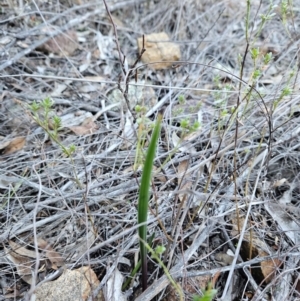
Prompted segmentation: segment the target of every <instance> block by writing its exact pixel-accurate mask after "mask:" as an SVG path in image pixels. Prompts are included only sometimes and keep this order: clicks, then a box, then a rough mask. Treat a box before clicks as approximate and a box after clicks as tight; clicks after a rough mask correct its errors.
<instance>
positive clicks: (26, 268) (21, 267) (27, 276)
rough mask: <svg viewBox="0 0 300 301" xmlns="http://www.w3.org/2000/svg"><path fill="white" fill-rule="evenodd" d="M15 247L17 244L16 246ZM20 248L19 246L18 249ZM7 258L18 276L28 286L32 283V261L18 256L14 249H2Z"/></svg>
mask: <svg viewBox="0 0 300 301" xmlns="http://www.w3.org/2000/svg"><path fill="white" fill-rule="evenodd" d="M16 245H17V244H16ZM20 248H22V247H21V246H19V248H18V249H20ZM4 250H5V252H6V256H7V258H8V259H9V260H10V261H11V262H13V263H14V264H15V266H16V269H17V272H18V275H19V276H20V277H21V278H22V279H23V280H24V281H25V282H27V283H28V284H31V283H32V273H31V267H32V266H33V264H34V261H32V259H31V258H30V257H27V256H23V255H20V254H18V253H16V252H15V251H14V249H7V248H5V247H4Z"/></svg>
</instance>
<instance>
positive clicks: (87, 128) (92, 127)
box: [69, 117, 99, 136]
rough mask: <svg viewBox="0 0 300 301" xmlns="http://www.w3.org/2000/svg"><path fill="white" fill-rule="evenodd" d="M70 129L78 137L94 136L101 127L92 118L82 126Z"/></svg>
mask: <svg viewBox="0 0 300 301" xmlns="http://www.w3.org/2000/svg"><path fill="white" fill-rule="evenodd" d="M69 129H70V130H71V131H73V132H74V133H75V134H76V135H77V136H84V135H90V134H94V133H95V132H96V131H97V130H98V129H99V127H98V126H97V125H96V123H95V122H94V120H93V118H92V117H89V118H87V119H86V120H85V121H84V122H83V123H82V124H81V125H80V126H70V127H69Z"/></svg>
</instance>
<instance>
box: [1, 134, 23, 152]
mask: <svg viewBox="0 0 300 301" xmlns="http://www.w3.org/2000/svg"><path fill="white" fill-rule="evenodd" d="M25 142H26V138H25V137H16V138H13V139H12V140H10V141H7V142H3V143H2V145H0V149H4V150H3V152H2V154H3V155H9V154H12V153H15V152H17V151H19V150H21V149H22V148H23V147H24V145H25Z"/></svg>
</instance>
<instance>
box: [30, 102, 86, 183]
mask: <svg viewBox="0 0 300 301" xmlns="http://www.w3.org/2000/svg"><path fill="white" fill-rule="evenodd" d="M52 106H53V101H52V99H51V98H50V97H46V98H45V99H44V100H43V101H41V102H40V103H37V102H36V101H34V102H33V103H32V104H31V105H28V108H29V110H30V111H31V117H32V119H33V120H34V121H35V122H36V123H37V124H38V125H39V126H40V127H41V128H42V129H43V130H44V131H45V132H46V133H47V134H48V136H49V137H50V139H51V140H52V141H53V142H55V143H56V144H57V145H58V146H59V147H60V149H61V150H62V152H63V153H64V154H65V155H66V156H67V157H69V158H70V160H71V162H72V166H73V170H74V177H75V181H76V183H77V185H78V186H79V187H81V188H82V184H81V183H80V181H79V179H78V176H77V173H76V169H75V163H74V161H73V158H72V155H73V154H74V152H75V151H76V147H75V145H74V144H71V145H70V146H65V145H63V143H62V142H61V141H60V139H59V136H58V131H59V130H60V129H61V127H62V123H61V119H60V117H59V116H56V115H54V116H53V109H52Z"/></svg>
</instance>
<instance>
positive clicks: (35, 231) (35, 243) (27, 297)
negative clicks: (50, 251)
mask: <svg viewBox="0 0 300 301" xmlns="http://www.w3.org/2000/svg"><path fill="white" fill-rule="evenodd" d="M32 168H33V171H34V173H35V174H36V176H37V178H38V180H39V186H40V187H42V181H41V177H39V175H38V173H37V171H36V170H35V166H32ZM41 195H42V190H41V189H39V192H38V196H37V200H36V203H35V208H34V210H33V213H32V224H33V225H32V226H33V237H34V249H35V253H36V262H35V265H34V272H33V275H32V283H31V286H30V290H29V291H28V292H27V294H26V296H25V300H26V301H29V300H30V299H31V295H32V294H33V292H34V290H35V288H36V277H37V275H38V269H39V264H40V255H39V248H38V243H37V241H38V240H37V227H36V216H37V213H38V206H39V202H40V199H41Z"/></svg>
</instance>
